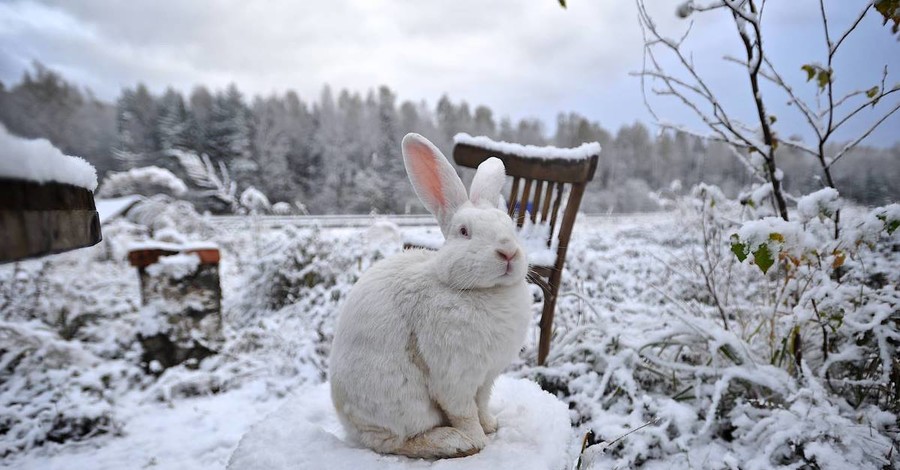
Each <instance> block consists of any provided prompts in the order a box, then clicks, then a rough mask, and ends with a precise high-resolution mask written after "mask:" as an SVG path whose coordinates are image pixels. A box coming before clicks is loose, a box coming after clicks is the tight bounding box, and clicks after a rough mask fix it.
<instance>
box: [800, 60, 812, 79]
mask: <svg viewBox="0 0 900 470" xmlns="http://www.w3.org/2000/svg"><path fill="white" fill-rule="evenodd" d="M800 69H801V70H803V71H805V72H806V81H807V82H808V81H810V80H812V79H813V77H815V76H816V66H814V65H809V64H806V65H804V66H803V67H800Z"/></svg>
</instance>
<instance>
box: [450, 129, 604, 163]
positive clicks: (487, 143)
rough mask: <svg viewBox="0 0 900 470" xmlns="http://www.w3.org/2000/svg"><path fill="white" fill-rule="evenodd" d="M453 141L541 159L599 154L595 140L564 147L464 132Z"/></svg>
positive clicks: (569, 158)
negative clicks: (527, 143)
mask: <svg viewBox="0 0 900 470" xmlns="http://www.w3.org/2000/svg"><path fill="white" fill-rule="evenodd" d="M453 142H454V143H457V144H467V145H474V146H477V147H483V148H486V149H488V150H493V151H495V152H501V153H506V154H509V155H516V156H519V157H526V158H537V159H541V160H586V159H588V158H590V157H592V156H594V155H599V154H600V144H599V143H597V142H590V143H586V144H581V145H580V146H578V147H575V148H570V149H564V148H559V147H550V146H547V147H541V146H537V145H521V144H513V143H509V142H502V141H495V140H491V139H490V138H489V137H485V136H477V137H473V136H471V135H469V134H466V133H465V132H461V133H459V134H456V135H455V136H453Z"/></svg>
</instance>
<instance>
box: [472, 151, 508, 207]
mask: <svg viewBox="0 0 900 470" xmlns="http://www.w3.org/2000/svg"><path fill="white" fill-rule="evenodd" d="M505 180H506V168H505V167H504V166H503V162H502V161H500V159H499V158H497V157H491V158H488V159H487V160H485V161H483V162H481V165H478V170H477V171H476V172H475V178H473V179H472V186H471V187H470V188H469V200H470V201H472V204H475V205H478V204H479V203H480V204H482V205H483V204H486V205H488V206H491V207H496V206H497V205H499V204H500V191H501V190H502V189H503V182H504V181H505Z"/></svg>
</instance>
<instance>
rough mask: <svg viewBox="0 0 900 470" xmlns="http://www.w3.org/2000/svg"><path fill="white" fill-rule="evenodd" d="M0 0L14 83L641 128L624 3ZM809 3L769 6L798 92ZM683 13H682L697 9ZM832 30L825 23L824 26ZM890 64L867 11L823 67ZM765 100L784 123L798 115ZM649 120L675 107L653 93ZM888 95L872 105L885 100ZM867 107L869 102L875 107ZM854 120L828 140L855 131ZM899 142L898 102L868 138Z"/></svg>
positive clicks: (727, 93) (798, 0)
mask: <svg viewBox="0 0 900 470" xmlns="http://www.w3.org/2000/svg"><path fill="white" fill-rule="evenodd" d="M647 3H648V4H649V6H650V8H651V11H652V12H653V13H654V15H655V18H656V19H657V22H658V24H660V25H661V27H662V28H663V29H665V30H666V31H670V32H671V33H672V34H673V35H677V34H679V32H680V31H681V30H683V28H684V27H685V26H687V24H688V23H687V22H686V21H684V20H679V19H677V18H676V17H675V15H674V13H673V12H674V9H675V6H676V5H677V4H678V3H679V2H678V1H675V0H647ZM825 3H826V7H827V8H828V9H829V12H830V16H831V23H830V25H831V28H832V30H833V31H841V30H843V29H844V28H845V27H846V26H847V25H848V23H849V21H850V20H851V19H852V17H853V16H854V15H855V13H856V12H858V11H859V9H860V8H861V5H863V4H864V1H862V0H826V2H825ZM568 4H569V7H568V9H565V10H564V9H562V8H560V7H559V5H558V3H557V1H556V0H496V1H487V2H486V1H483V0H454V1H444V2H425V1H413V0H410V1H399V0H397V1H387V0H326V1H288V0H277V1H248V0H190V1H162V0H129V1H112V0H109V1H99V0H77V1H73V0H61V1H52V0H49V1H15V0H13V1H8V0H0V80H2V81H3V82H5V83H6V84H7V85H9V84H11V83H15V82H17V81H18V80H19V79H20V78H21V75H22V73H23V71H24V70H26V69H28V68H30V64H31V62H32V61H33V60H38V61H40V62H42V63H44V64H45V65H47V66H49V67H50V68H53V69H55V70H58V71H60V72H62V73H63V75H64V76H65V77H67V78H68V79H69V80H73V81H75V82H77V83H80V84H83V85H85V86H87V87H89V88H91V89H92V90H93V91H94V92H95V93H96V94H97V95H98V96H100V97H101V98H104V99H109V100H112V99H113V98H114V97H115V96H116V95H117V94H118V92H119V90H120V89H121V88H122V87H123V86H133V85H134V84H136V83H137V82H139V81H140V82H143V83H145V84H147V85H148V86H149V87H150V88H151V89H152V90H154V91H157V92H158V91H162V90H163V89H165V87H166V86H173V87H175V88H177V89H180V90H182V91H184V92H185V93H187V92H189V91H190V89H191V88H192V87H193V86H194V85H197V84H205V85H207V86H210V87H212V88H222V87H224V86H225V85H227V84H228V83H231V82H234V83H236V84H237V85H238V87H239V88H240V89H241V90H242V91H244V92H245V93H248V94H251V95H252V94H269V93H272V92H279V93H280V92H283V91H285V90H287V89H294V90H296V91H297V92H298V93H299V94H300V96H301V97H302V98H305V99H306V100H308V101H311V100H314V99H315V98H316V97H317V96H318V94H319V92H320V90H321V88H322V86H323V85H324V84H325V83H328V84H330V85H331V86H332V87H333V88H336V89H339V88H345V87H346V88H350V89H352V90H357V91H361V92H365V91H366V90H368V89H370V88H373V87H376V86H378V85H381V84H385V85H388V86H390V87H391V88H392V89H393V90H395V91H396V92H397V93H398V94H399V97H400V99H401V100H405V99H410V100H415V101H418V100H422V99H424V100H426V101H427V102H428V103H429V104H430V105H432V106H433V105H434V103H435V102H436V101H437V99H438V98H439V97H440V96H441V95H442V94H447V95H449V96H450V97H451V99H453V100H455V101H456V100H465V101H467V102H468V103H470V105H477V104H486V105H488V106H490V107H491V108H492V109H493V110H494V112H495V113H496V114H497V115H498V116H503V115H508V116H511V117H512V118H515V119H518V118H522V117H537V118H540V119H542V120H544V121H545V122H546V123H547V124H548V131H552V130H553V128H554V122H555V116H556V114H557V113H559V112H562V111H575V112H578V113H580V114H582V115H584V116H587V117H589V118H590V119H592V120H596V121H599V122H600V123H601V124H602V125H603V126H605V127H607V128H609V129H612V130H615V129H617V128H618V127H619V126H621V125H622V124H628V123H631V122H634V121H635V120H641V121H644V122H646V123H648V124H649V123H651V122H652V120H651V118H650V116H649V115H648V113H647V111H646V110H645V108H644V106H643V103H642V99H641V91H640V83H639V81H638V80H637V79H636V78H634V77H632V76H629V72H632V71H637V70H639V69H640V66H641V50H642V41H641V33H640V28H639V27H638V22H637V15H636V9H635V6H634V2H633V1H631V0H569V1H568ZM817 5H818V2H817V1H815V0H790V1H786V0H782V1H770V2H769V4H768V5H767V7H766V8H767V10H766V17H765V21H766V22H767V23H766V27H767V28H768V29H767V30H766V32H767V34H769V36H768V42H767V47H768V48H769V50H770V51H771V52H772V54H773V59H774V60H775V63H776V65H777V66H778V67H779V68H780V71H781V73H782V74H783V75H785V76H786V77H788V78H789V79H791V80H793V81H794V82H795V84H796V87H797V88H798V89H801V90H804V89H805V90H809V91H811V90H812V86H811V85H807V84H805V82H804V78H805V76H804V74H803V72H802V71H801V70H800V69H799V66H800V65H802V64H803V63H808V62H813V61H821V62H824V53H825V49H824V45H823V42H822V41H821V37H822V34H821V24H820V21H819V20H818V10H817ZM695 16H696V15H695ZM833 34H836V33H833ZM688 44H689V45H690V46H691V48H692V50H693V51H694V52H693V53H694V59H695V60H696V61H697V63H698V64H700V65H701V66H702V67H703V69H704V72H705V73H707V74H708V75H709V76H710V77H711V80H712V83H713V85H714V88H715V89H716V90H717V91H718V93H720V94H721V96H722V97H723V102H724V103H725V104H726V106H727V105H728V104H729V103H740V104H741V105H739V106H737V107H736V108H735V110H736V111H735V112H736V113H738V114H740V113H747V112H750V111H751V109H750V108H749V107H747V106H745V105H744V104H749V101H748V97H749V92H748V91H747V90H748V86H747V79H746V76H741V75H740V70H739V67H738V66H736V65H733V64H727V63H724V62H722V61H721V60H720V58H721V57H722V56H723V55H725V54H732V55H735V56H738V55H739V54H740V52H741V51H740V45H739V43H738V40H737V36H736V34H735V32H734V30H733V25H732V24H730V22H729V20H728V18H727V17H725V16H724V15H723V14H721V12H715V13H708V14H704V15H699V17H698V18H697V23H696V24H695V25H694V27H693V32H692V36H691V39H690V41H689V43H688ZM885 64H888V65H889V68H890V72H891V76H890V78H889V81H888V85H889V86H891V85H893V84H894V83H897V82H900V42H898V41H897V40H896V39H895V38H893V37H891V35H890V33H889V31H888V29H887V28H884V27H882V26H881V23H880V21H878V18H877V17H876V15H875V14H871V15H870V17H869V18H868V19H867V21H866V22H864V23H863V27H862V28H861V29H860V30H859V32H858V34H856V35H855V36H854V37H853V38H852V40H851V41H849V42H848V43H847V49H846V50H845V51H843V54H842V55H840V56H839V57H838V60H837V63H836V69H837V72H836V80H837V81H836V86H837V87H838V89H839V90H845V91H846V90H852V89H856V88H863V87H864V88H869V87H871V86H872V85H875V84H877V82H878V81H880V75H881V69H882V67H883V66H884V65H885ZM767 96H771V97H772V98H773V99H771V100H770V101H771V102H772V103H773V104H777V105H778V106H775V109H773V110H772V113H773V114H777V115H778V117H779V125H781V126H783V127H782V128H781V132H783V133H798V132H800V129H802V127H800V124H801V121H800V118H799V117H798V116H795V115H794V114H793V112H792V111H791V110H790V109H788V108H786V107H784V106H781V105H782V104H783V103H784V102H785V99H784V97H783V96H782V95H779V94H774V93H770V94H768V95H767ZM654 103H656V104H657V105H658V106H659V109H660V111H661V113H662V117H664V118H665V119H667V120H671V121H683V120H685V119H687V111H686V110H684V109H683V108H680V107H678V106H674V105H673V104H669V103H667V102H666V101H664V100H661V99H656V100H654ZM889 104H890V103H883V104H882V105H880V106H881V107H885V108H886V107H887V106H888V105H889ZM876 110H877V109H876ZM866 122H871V121H870V119H863V120H861V121H860V122H859V124H858V125H856V126H854V127H852V128H848V131H849V132H848V133H846V134H842V135H841V136H840V137H842V138H849V137H852V136H854V135H856V133H858V132H860V131H861V130H862V129H864V125H865V124H866ZM898 140H900V113H897V114H896V115H895V116H894V117H893V118H891V120H889V121H887V122H886V123H885V124H884V125H883V126H882V128H881V129H880V131H879V132H878V133H877V134H875V135H873V137H872V139H871V140H870V141H869V143H873V144H879V145H889V144H892V143H894V142H897V141H898Z"/></svg>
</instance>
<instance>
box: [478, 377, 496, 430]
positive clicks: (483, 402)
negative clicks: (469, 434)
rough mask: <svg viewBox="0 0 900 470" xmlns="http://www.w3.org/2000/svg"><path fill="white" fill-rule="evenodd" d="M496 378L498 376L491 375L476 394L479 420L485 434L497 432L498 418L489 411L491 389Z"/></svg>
mask: <svg viewBox="0 0 900 470" xmlns="http://www.w3.org/2000/svg"><path fill="white" fill-rule="evenodd" d="M496 378H497V376H496V375H493V374H491V375H490V376H489V377H488V378H487V380H485V381H484V383H483V384H482V385H481V387H478V392H477V393H476V394H475V404H476V405H477V406H478V420H479V421H481V427H482V429H484V433H485V434H493V433H495V432H497V418H496V417H494V415H492V414H491V412H490V411H488V402H490V400H491V389H493V387H494V380H496Z"/></svg>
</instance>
